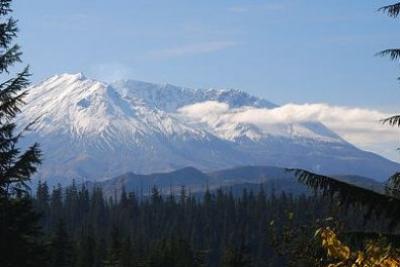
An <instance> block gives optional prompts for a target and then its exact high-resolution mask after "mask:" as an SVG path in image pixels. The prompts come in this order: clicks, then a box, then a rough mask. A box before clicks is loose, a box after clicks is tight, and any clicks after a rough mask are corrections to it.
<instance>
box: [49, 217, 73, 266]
mask: <svg viewBox="0 0 400 267" xmlns="http://www.w3.org/2000/svg"><path fill="white" fill-rule="evenodd" d="M50 254H51V258H50V266H51V267H69V266H73V263H74V258H73V257H74V251H73V245H72V243H71V240H70V238H69V235H68V233H67V230H66V227H65V223H64V221H62V220H60V221H59V222H58V224H57V230H56V233H55V235H54V237H53V238H52V240H51V244H50Z"/></svg>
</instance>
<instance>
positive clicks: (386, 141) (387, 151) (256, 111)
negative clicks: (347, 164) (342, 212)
mask: <svg viewBox="0 0 400 267" xmlns="http://www.w3.org/2000/svg"><path fill="white" fill-rule="evenodd" d="M179 113H180V115H183V116H184V117H188V118H191V119H196V120H198V121H199V122H200V123H206V124H208V125H209V126H212V127H215V125H225V124H232V123H248V124H253V125H255V126H257V127H259V128H261V129H266V128H270V127H271V125H272V124H279V123H282V124H287V123H304V122H322V123H323V124H324V125H325V126H327V127H328V128H330V129H332V130H334V131H335V132H336V133H337V134H339V135H340V136H341V137H343V138H344V139H345V140H346V141H348V142H350V143H352V144H355V145H357V146H359V147H360V148H362V149H366V150H370V151H373V152H377V153H379V154H383V155H385V156H387V157H390V158H391V159H394V160H398V155H397V154H398V153H397V151H396V147H397V145H399V140H400V138H399V133H400V130H399V129H396V128H392V127H389V126H386V125H383V124H382V123H381V122H380V120H381V119H383V118H386V117H388V116H390V115H391V114H387V113H384V112H380V111H378V110H371V109H365V108H351V107H342V106H331V105H327V104H302V105H299V104H286V105H283V106H280V107H276V108H270V109H268V108H255V107H241V108H231V107H229V105H228V104H226V103H221V102H216V101H208V102H203V103H196V104H194V105H189V106H185V107H183V108H181V109H179Z"/></svg>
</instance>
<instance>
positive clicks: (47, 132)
mask: <svg viewBox="0 0 400 267" xmlns="http://www.w3.org/2000/svg"><path fill="white" fill-rule="evenodd" d="M29 92H30V93H29V95H28V97H27V99H26V102H27V105H26V106H25V107H24V109H23V112H22V114H21V116H20V117H19V122H20V125H21V127H23V126H24V125H26V124H28V123H29V122H30V121H32V120H37V123H36V124H35V128H34V129H33V131H31V132H29V133H28V134H27V135H26V136H25V139H24V142H25V143H24V144H23V145H25V144H29V143H31V142H33V141H38V142H39V143H40V144H42V149H43V151H44V155H45V158H44V162H43V165H42V166H41V167H40V169H39V173H38V177H41V178H43V179H47V180H49V181H50V182H52V183H56V182H61V183H64V184H65V183H69V182H70V181H71V179H79V180H80V179H83V180H98V181H99V180H105V179H108V178H112V177H115V176H117V175H119V174H121V173H128V172H135V173H143V174H148V173H154V172H165V171H172V170H176V169H181V168H185V167H188V166H193V167H195V168H197V169H199V170H202V171H206V172H210V171H213V170H219V169H224V168H231V167H235V166H245V165H271V166H278V167H301V168H306V169H309V170H312V171H316V172H319V173H325V174H337V173H339V174H349V175H361V176H370V177H373V178H376V179H384V178H386V177H388V176H389V175H390V174H392V173H393V172H394V171H396V170H398V169H399V167H400V166H399V164H397V163H395V162H392V161H389V160H387V159H385V158H383V157H381V156H378V155H376V154H373V153H370V152H365V151H362V150H360V149H358V148H356V147H355V146H353V145H351V144H350V143H348V142H346V141H345V140H343V139H342V138H341V137H340V136H338V135H337V134H335V133H334V132H333V131H331V130H330V129H328V128H327V127H325V126H324V125H323V124H321V123H318V122H303V123H291V122H288V123H284V124H282V123H275V124H274V123H269V124H268V127H262V128H261V127H259V125H257V124H255V123H249V122H242V121H234V122H232V121H230V120H226V119H225V117H222V116H219V115H218V114H216V115H215V116H214V117H213V118H212V119H207V121H205V120H206V117H205V116H203V115H202V113H201V111H202V109H203V108H204V107H207V108H208V109H209V110H210V111H211V113H212V112H214V111H215V110H217V109H218V108H221V105H222V107H223V108H233V109H237V110H246V109H248V108H249V107H256V108H259V109H274V108H276V107H277V105H275V104H273V103H271V102H269V101H267V100H264V99H261V98H258V97H254V96H251V95H249V94H247V93H245V92H243V91H239V90H218V89H207V90H202V89H189V88H184V87H177V86H173V85H170V84H152V83H146V82H139V81H131V80H125V81H118V82H115V83H112V84H107V83H104V82H100V81H96V80H93V79H89V78H86V77H85V76H84V75H83V74H62V75H56V76H53V77H51V78H49V79H47V80H45V81H43V82H41V83H39V84H37V85H35V86H33V87H31V88H30V91H29ZM255 115H257V114H251V116H255ZM261 119H262V118H261Z"/></svg>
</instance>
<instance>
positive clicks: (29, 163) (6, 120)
mask: <svg viewBox="0 0 400 267" xmlns="http://www.w3.org/2000/svg"><path fill="white" fill-rule="evenodd" d="M11 2H12V1H11V0H0V74H1V75H2V77H4V76H6V75H7V74H9V71H10V68H11V67H13V66H14V65H15V63H18V62H21V55H22V53H21V51H20V48H19V46H18V45H17V44H13V39H14V38H15V37H16V36H17V32H18V28H17V22H16V20H14V19H13V18H12V17H10V13H11V12H12V9H11ZM29 76H30V74H29V70H28V68H27V67H26V68H25V69H24V70H23V71H21V72H19V73H17V74H16V76H15V77H13V78H9V79H7V80H6V81H4V82H2V83H1V84H0V237H1V238H0V251H1V255H2V256H1V257H0V266H38V265H40V258H41V257H42V255H43V253H42V252H41V251H42V248H43V247H42V246H41V244H40V242H39V237H40V231H39V228H38V220H39V217H38V215H37V214H35V213H34V212H33V208H32V201H31V199H30V198H29V196H28V191H29V186H28V183H29V181H30V177H31V175H32V174H33V173H34V172H35V171H36V168H37V165H38V164H39V163H40V157H41V152H40V150H39V145H38V144H33V145H32V146H30V147H29V148H27V150H25V151H21V149H20V148H19V147H18V143H19V141H20V139H21V138H22V135H23V133H24V132H25V131H26V130H29V128H30V126H31V125H25V128H24V129H23V130H21V131H19V132H18V131H17V125H16V116H17V115H18V113H20V111H21V107H22V105H23V104H24V100H23V99H24V97H25V96H26V94H27V93H28V92H27V90H26V88H27V86H28V85H29V79H28V78H29Z"/></svg>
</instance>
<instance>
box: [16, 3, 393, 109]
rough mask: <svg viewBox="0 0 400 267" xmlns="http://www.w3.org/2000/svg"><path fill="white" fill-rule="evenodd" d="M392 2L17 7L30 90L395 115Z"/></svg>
mask: <svg viewBox="0 0 400 267" xmlns="http://www.w3.org/2000/svg"><path fill="white" fill-rule="evenodd" d="M387 3H390V1H365V0H351V1H349V0H346V1H345V0H324V1H321V0H319V1H317V0H290V1H289V0H281V1H267V0H265V1H261V0H260V1H251V0H247V1H233V0H218V1H215V0H213V1H211V0H203V1H187V0H186V1H183V0H181V1H177V0H164V1H161V0H159V1H156V0H154V1H150V0H115V1H105V0H96V1H94V0H84V1H83V0H79V1H78V0H69V1H66V0H57V1H54V0H39V1H34V4H33V1H32V0H19V1H15V3H14V9H15V14H14V16H15V17H16V18H17V19H19V22H20V23H19V27H20V38H19V43H20V44H21V45H22V47H23V50H24V61H25V62H26V63H29V64H31V67H32V72H33V73H34V76H33V79H34V80H35V81H38V80H41V79H44V78H47V77H48V76H51V75H54V74H57V73H63V72H71V73H75V72H84V73H85V74H86V75H87V76H89V77H94V78H98V79H101V80H106V81H110V80H114V79H120V78H132V79H137V80H145V81H152V82H169V83H172V84H177V85H184V86H189V87H196V88H197V87H225V88H239V89H242V90H245V91H248V92H250V93H252V94H255V95H258V96H262V97H265V98H267V99H269V100H270V101H273V102H275V103H277V104H285V103H288V102H294V103H306V102H309V103H315V102H325V103H329V104H332V105H345V106H359V107H368V108H378V109H380V110H383V111H398V109H397V106H398V99H399V98H400V94H399V90H400V84H399V83H398V81H396V77H397V76H398V75H400V69H399V68H398V66H397V65H396V64H395V63H392V62H390V61H389V60H387V59H383V58H379V57H375V56H374V54H375V53H376V52H378V51H379V50H382V49H384V48H390V47H397V46H398V44H399V42H398V41H399V39H398V26H399V21H398V20H393V19H391V18H388V17H386V16H385V15H383V14H380V13H378V12H377V11H376V10H377V8H378V7H379V6H381V5H384V4H387Z"/></svg>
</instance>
